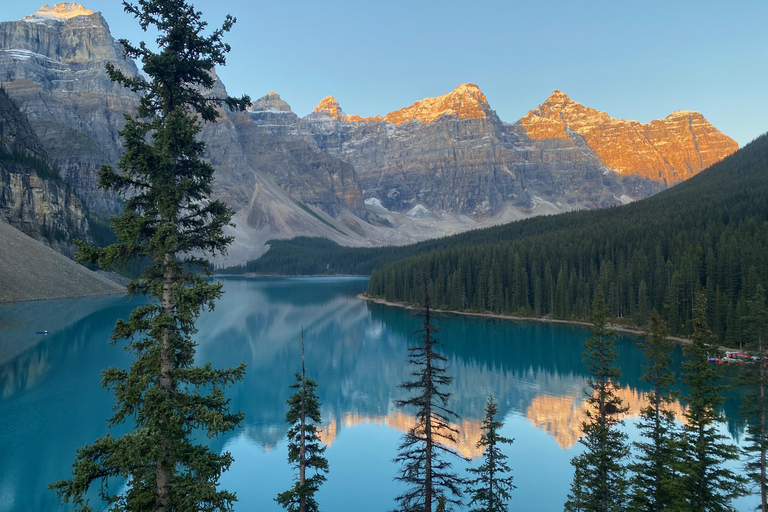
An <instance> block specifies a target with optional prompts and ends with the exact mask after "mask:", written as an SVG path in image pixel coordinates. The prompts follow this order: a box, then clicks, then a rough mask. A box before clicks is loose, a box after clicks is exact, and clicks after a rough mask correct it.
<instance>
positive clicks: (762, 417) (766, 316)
mask: <svg viewBox="0 0 768 512" xmlns="http://www.w3.org/2000/svg"><path fill="white" fill-rule="evenodd" d="M747 312H748V315H747V318H746V319H745V320H746V322H745V323H746V324H747V336H748V337H747V340H746V347H747V350H748V351H749V352H750V354H751V355H753V356H756V357H759V358H760V360H759V362H758V363H757V364H750V365H745V366H744V367H743V368H740V370H741V372H740V375H739V377H738V383H739V384H741V385H743V386H745V387H746V389H747V392H746V393H745V394H744V399H743V402H742V410H741V415H742V417H743V418H744V419H745V420H746V422H747V436H746V442H747V443H746V446H745V447H744V451H745V454H746V455H747V457H748V460H747V464H746V470H747V477H748V478H749V480H750V482H751V483H752V484H753V485H754V487H755V489H756V490H757V492H758V493H759V495H760V505H759V506H758V507H757V510H760V511H761V512H768V457H767V455H766V452H767V451H768V425H767V423H768V369H766V367H765V360H764V358H765V357H766V356H768V308H766V302H765V290H764V289H763V287H762V286H761V285H757V288H756V290H755V294H754V295H753V296H752V299H751V300H749V301H747Z"/></svg>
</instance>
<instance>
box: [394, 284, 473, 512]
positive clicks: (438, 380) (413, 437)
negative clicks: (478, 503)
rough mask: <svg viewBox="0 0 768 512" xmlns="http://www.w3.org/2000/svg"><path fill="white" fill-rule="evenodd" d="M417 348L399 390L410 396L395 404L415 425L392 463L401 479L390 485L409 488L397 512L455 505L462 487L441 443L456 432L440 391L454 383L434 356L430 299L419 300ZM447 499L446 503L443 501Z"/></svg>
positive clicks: (412, 350) (428, 511) (453, 453)
mask: <svg viewBox="0 0 768 512" xmlns="http://www.w3.org/2000/svg"><path fill="white" fill-rule="evenodd" d="M419 332H420V333H421V344H420V345H415V346H411V347H409V348H408V362H409V363H410V364H411V365H414V366H415V367H416V369H415V370H413V371H412V372H411V376H412V377H413V380H410V381H408V382H405V383H404V384H401V385H400V387H401V388H403V389H405V390H407V391H409V392H415V394H414V396H412V397H411V398H408V399H406V400H398V401H397V406H398V407H413V408H415V409H416V425H414V427H413V428H411V429H410V430H409V431H408V432H407V433H406V434H405V435H404V436H403V440H402V442H401V443H400V446H399V453H398V455H397V457H395V459H394V462H397V463H401V464H402V469H401V470H400V475H399V476H396V477H395V480H397V481H399V482H404V483H406V484H408V485H409V486H410V487H409V489H408V490H406V491H405V492H404V493H403V494H401V495H399V496H398V497H397V501H398V503H399V510H401V511H402V512H416V511H418V512H432V510H433V504H437V503H438V502H439V500H440V496H442V497H443V499H445V501H446V502H447V503H449V504H454V505H459V504H460V503H461V497H462V490H461V488H462V484H463V481H462V479H461V478H459V477H458V476H457V475H456V474H455V473H453V472H452V471H451V463H450V462H449V461H447V460H445V459H444V455H449V456H455V457H461V456H460V455H459V454H458V453H457V452H456V451H455V450H454V449H452V448H450V447H448V446H446V443H450V444H455V443H456V434H457V433H458V431H457V430H456V429H455V428H453V427H451V426H450V424H449V419H450V418H454V419H458V418H459V417H458V415H457V414H456V413H454V412H453V411H451V410H450V409H448V408H447V406H448V400H449V398H450V396H451V394H450V393H449V392H447V391H441V388H442V387H444V386H448V385H449V384H450V383H451V382H452V381H453V378H452V377H450V376H448V375H446V368H445V366H444V365H445V362H446V361H447V359H446V358H445V356H443V355H440V354H439V353H437V352H436V351H435V348H436V347H437V346H439V345H440V343H439V342H438V341H437V339H435V333H437V329H435V326H434V325H432V322H431V317H430V308H429V294H428V293H426V287H425V299H424V321H423V323H422V328H421V330H420V331H419ZM448 493H450V495H451V497H448V496H446V494H448Z"/></svg>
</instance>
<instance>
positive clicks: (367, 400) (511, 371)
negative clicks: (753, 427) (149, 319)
mask: <svg viewBox="0 0 768 512" xmlns="http://www.w3.org/2000/svg"><path fill="white" fill-rule="evenodd" d="M224 283H225V290H226V294H225V295H224V297H223V299H222V300H221V301H220V302H219V303H218V305H217V308H216V311H214V312H210V313H205V314H203V316H202V317H201V318H200V320H199V322H198V324H197V325H198V327H199V329H200V332H199V334H198V336H197V340H198V342H199V347H198V354H199V358H200V360H211V361H212V362H213V364H214V365H215V366H230V365H234V364H238V363H239V362H241V361H245V362H246V363H247V364H248V369H247V375H246V377H245V379H244V381H243V382H241V383H239V384H237V385H236V386H234V387H232V388H231V389H230V390H229V396H230V397H231V398H232V407H233V408H234V409H239V410H241V411H243V412H244V413H245V417H246V419H245V422H244V423H243V425H242V428H239V429H238V430H236V431H235V432H232V433H230V434H228V435H226V436H224V437H221V438H219V439H215V440H213V441H210V442H211V446H212V448H213V449H215V450H217V451H222V450H228V451H230V452H232V454H233V455H234V457H235V463H234V464H233V466H232V468H231V470H230V471H229V472H227V473H226V474H225V475H224V476H223V478H222V479H221V483H222V485H223V486H224V487H225V488H227V489H229V490H233V491H235V492H236V493H237V496H238V499H239V501H238V503H237V504H236V506H235V510H237V511H251V510H259V511H277V510H282V509H280V508H279V507H278V506H277V504H276V503H275V502H274V500H273V498H274V497H275V496H276V495H277V493H278V492H281V491H283V490H285V489H287V488H288V487H290V485H291V483H292V482H291V479H292V472H291V469H290V467H289V466H288V464H287V462H286V456H287V455H286V454H287V448H286V441H285V434H286V431H287V425H286V424H285V421H284V419H285V412H286V406H285V400H286V399H287V397H288V395H289V394H290V390H289V389H288V386H289V385H290V384H291V383H292V382H293V379H294V377H293V375H294V372H296V371H299V370H300V369H301V360H300V331H301V328H302V327H304V332H305V339H306V353H307V372H308V375H309V376H310V377H311V378H313V379H315V380H316V381H317V382H318V385H319V390H318V391H319V395H320V399H321V401H322V404H323V406H322V413H323V418H324V423H325V425H324V427H323V432H322V439H323V441H324V442H325V443H326V444H327V445H328V449H327V451H326V456H327V458H328V460H329V463H330V468H331V472H330V474H329V476H328V481H327V482H326V484H325V485H323V487H322V489H321V492H320V493H319V495H318V500H319V502H320V505H321V509H322V510H324V511H326V512H346V511H349V512H353V511H359V510H369V511H372V512H376V511H382V512H383V511H386V510H391V509H392V508H393V507H394V501H393V499H394V497H395V496H396V495H397V494H398V493H399V492H400V491H401V490H402V489H401V488H400V487H398V485H397V484H395V483H394V482H393V481H392V478H393V477H394V476H395V474H396V473H397V469H398V468H397V466H395V465H393V464H392V463H391V459H392V458H393V457H394V456H395V454H396V451H397V446H398V444H399V441H400V438H401V436H402V433H403V432H404V431H405V430H406V429H408V428H409V427H410V426H411V425H412V424H413V416H412V415H411V414H409V413H408V412H403V411H400V410H398V409H397V408H395V407H394V405H393V404H394V401H395V400H397V399H399V398H404V395H403V393H402V391H401V390H400V389H398V387H397V386H398V384H400V383H402V382H403V381H405V380H406V379H407V378H408V374H409V372H410V369H409V368H408V367H406V365H405V361H406V356H407V347H408V344H409V343H410V342H414V341H415V338H414V335H413V331H414V330H415V329H417V328H418V327H419V319H418V318H414V317H413V313H412V312H410V311H405V310H402V309H399V308H390V307H386V306H380V305H376V304H368V303H366V302H363V301H360V300H358V299H356V298H355V295H356V294H358V293H359V292H361V291H362V290H363V289H364V288H365V285H366V281H365V280H364V279H357V278H311V279H243V278H227V279H225V280H224ZM138 303H139V301H138V299H134V300H133V301H129V300H128V299H126V298H124V297H110V298H89V299H74V300H66V301H44V302H34V303H22V304H13V305H6V306H0V446H2V450H0V512H2V511H41V512H45V511H53V510H68V508H66V507H61V506H60V505H59V504H58V501H57V499H56V497H55V496H54V495H53V493H51V492H50V491H48V490H47V489H46V486H47V485H48V484H49V483H50V482H53V481H56V480H59V479H61V478H66V477H68V476H69V474H70V471H71V464H72V461H73V460H74V457H75V452H76V449H77V448H78V447H81V446H83V445H84V444H86V443H89V442H92V441H93V440H94V439H96V438H97V437H99V436H101V435H103V434H105V433H106V432H107V429H106V422H105V419H106V418H107V417H108V416H110V414H111V408H112V396H111V395H110V393H109V392H107V391H106V390H104V389H102V388H101V387H100V380H101V376H100V371H101V370H102V369H103V368H106V367H108V366H126V365H127V364H128V359H127V356H125V354H124V352H123V351H122V349H121V348H120V347H121V345H118V346H111V345H109V344H108V343H107V342H108V340H109V335H110V332H111V330H112V327H113V326H114V323H115V320H116V319H117V318H125V317H127V315H128V313H129V312H130V311H131V309H133V307H135V306H136V304H138ZM436 324H437V326H438V327H439V329H440V330H441V332H440V335H439V339H440V341H441V342H442V343H443V345H444V346H443V353H444V354H445V355H446V356H447V357H448V358H449V362H450V374H451V375H453V376H454V377H455V380H454V383H453V385H452V387H451V392H452V394H453V400H452V403H451V407H452V408H453V409H454V410H455V411H456V412H457V413H458V414H459V415H460V416H461V417H462V418H463V419H462V420H461V421H460V422H458V423H457V424H456V427H457V428H458V429H459V430H460V439H459V446H458V449H459V451H460V452H461V453H462V454H464V455H465V456H466V457H470V458H473V459H474V462H470V463H469V464H475V465H476V464H477V457H478V456H479V455H480V453H479V452H478V450H477V449H476V447H475V444H476V442H477V439H478V438H479V435H480V432H481V431H480V420H481V418H482V413H483V406H484V405H485V401H486V398H487V396H488V395H489V394H491V393H492V394H493V395H494V397H495V398H496V400H497V402H499V404H500V412H501V414H502V415H503V417H504V423H505V426H504V429H503V434H504V435H505V436H507V437H513V438H515V443H514V444H513V445H512V446H509V447H506V449H505V452H506V453H507V454H508V455H509V458H510V459H509V461H510V465H511V466H512V468H513V474H514V476H515V484H516V485H517V487H518V489H517V490H515V491H514V492H513V494H512V496H513V497H512V500H511V503H510V505H511V506H510V509H511V510H514V511H559V510H562V504H563V502H564V501H565V497H566V494H567V493H568V487H569V485H570V481H571V477H572V469H571V466H570V464H569V461H570V459H571V458H572V457H573V456H574V455H575V454H576V453H578V452H579V450H580V449H581V448H580V445H579V444H577V443H576V441H577V438H578V430H579V425H580V423H581V421H582V420H583V419H584V403H583V402H584V401H583V391H582V390H583V388H584V385H585V378H586V375H585V373H584V370H583V367H582V364H581V357H582V352H583V345H584V339H585V337H586V336H587V333H586V331H585V330H583V329H580V328H575V327H569V326H561V325H548V324H540V323H536V322H520V323H518V322H509V321H499V320H490V319H480V318H469V317H461V316H452V315H441V316H439V317H438V319H437V321H436ZM44 329H45V330H48V331H49V334H48V336H40V335H36V334H35V331H38V330H44ZM636 343H637V340H636V339H634V338H619V341H618V352H619V363H620V365H621V367H622V371H623V372H624V379H623V380H624V383H625V384H626V385H627V386H626V387H625V391H624V398H625V400H626V401H627V403H629V404H630V406H631V407H632V409H633V411H637V410H639V407H640V406H641V405H642V401H643V399H644V393H645V391H646V390H647V386H646V385H644V384H643V383H640V382H639V377H640V375H641V373H642V370H641V365H642V364H643V357H642V353H641V352H640V350H639V349H637V348H636ZM676 358H677V363H678V364H679V361H680V358H681V356H680V354H679V350H678V351H676ZM736 409H737V404H736V402H735V401H730V402H729V403H728V404H726V413H727V414H729V416H735V413H736ZM632 422H633V416H632V413H631V414H630V417H629V418H628V419H627V423H628V425H627V431H628V432H629V434H630V436H632V437H636V432H635V430H634V427H633V426H632V425H631V423H632ZM723 431H724V432H726V433H730V435H731V436H735V437H736V439H738V438H739V436H740V431H739V427H738V425H737V424H736V423H735V422H731V424H730V425H723ZM118 433H119V431H118ZM204 442H206V441H204ZM466 466H467V463H464V462H462V461H456V462H455V464H454V467H455V469H456V470H457V471H458V472H460V473H463V470H464V468H465V467H466ZM115 485H122V483H119V482H117V483H115ZM756 503H757V501H756V500H755V499H753V498H747V499H743V500H740V501H739V502H737V506H738V508H739V510H749V509H752V508H753V507H754V505H755V504H756Z"/></svg>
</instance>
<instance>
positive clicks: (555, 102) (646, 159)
mask: <svg viewBox="0 0 768 512" xmlns="http://www.w3.org/2000/svg"><path fill="white" fill-rule="evenodd" d="M518 122H519V124H520V125H522V127H523V128H524V129H525V133H526V135H528V137H529V138H531V139H533V140H542V139H571V140H574V139H573V138H572V135H573V134H574V132H575V133H577V134H578V135H580V136H582V137H583V138H584V140H585V141H586V143H587V144H588V145H589V147H590V149H592V151H594V152H595V153H596V154H597V155H598V157H600V160H601V161H602V162H603V163H604V164H605V165H607V166H608V167H610V168H611V169H613V170H615V171H617V172H619V173H620V174H637V175H640V176H643V177H645V178H648V179H650V180H653V181H658V182H664V183H666V184H672V183H676V182H678V181H682V180H685V179H687V178H689V177H691V176H693V175H694V174H697V173H699V172H700V171H702V170H704V169H706V168H707V167H709V166H710V165H712V164H714V163H715V162H718V161H720V160H722V159H723V158H725V157H726V156H728V155H730V154H731V153H733V152H734V151H736V150H737V149H738V144H737V143H736V141H734V140H733V139H731V138H730V137H727V136H725V135H723V134H722V133H721V132H720V131H718V130H717V129H716V128H715V127H714V126H712V125H711V124H710V123H709V122H708V121H707V120H706V119H704V116H702V115H701V114H700V113H698V112H694V111H689V110H678V111H675V112H673V113H671V114H670V115H668V116H667V117H666V118H664V119H657V120H655V121H651V122H650V123H640V122H638V121H630V120H626V119H617V118H614V117H611V116H610V115H608V114H607V113H605V112H601V111H599V110H595V109H593V108H589V107H585V106H584V105H582V104H581V103H578V102H575V101H573V100H571V99H570V98H569V97H568V96H567V95H566V94H564V93H562V92H561V91H558V90H555V91H553V92H552V94H551V95H550V96H549V98H547V100H546V101H545V102H544V103H542V104H541V105H539V107H538V108H537V109H535V110H531V111H529V112H528V114H527V115H526V116H524V117H523V118H521V119H520V120H519V121H518Z"/></svg>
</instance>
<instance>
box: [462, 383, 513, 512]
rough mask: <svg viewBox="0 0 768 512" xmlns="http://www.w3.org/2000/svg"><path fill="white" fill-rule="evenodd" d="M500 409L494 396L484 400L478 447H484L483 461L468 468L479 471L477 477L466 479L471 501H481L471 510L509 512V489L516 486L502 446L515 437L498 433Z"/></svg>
mask: <svg viewBox="0 0 768 512" xmlns="http://www.w3.org/2000/svg"><path fill="white" fill-rule="evenodd" d="M498 413H499V406H498V404H496V402H494V400H493V396H489V397H488V402H487V403H486V404H485V418H483V434H482V435H481V436H480V440H479V441H478V442H477V447H478V448H482V449H484V452H483V464H482V465H481V466H480V467H477V468H469V469H468V470H467V471H469V472H470V473H472V474H475V475H477V478H475V479H473V480H469V481H468V482H467V483H468V484H469V488H467V492H468V493H470V495H471V499H470V502H469V505H470V506H472V505H474V504H477V505H479V507H477V508H474V509H472V510H471V512H507V501H508V500H509V497H510V494H509V492H510V491H512V490H513V489H516V487H515V486H514V485H512V480H513V478H514V477H512V476H511V475H509V474H508V473H509V472H510V468H509V465H508V464H507V462H506V461H507V456H506V455H504V454H503V453H502V452H501V447H500V445H502V444H512V442H513V441H514V439H509V438H506V437H503V436H501V435H499V429H500V428H501V427H503V426H504V424H503V423H501V422H500V421H497V420H496V415H497V414H498ZM505 475H506V476H505Z"/></svg>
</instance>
